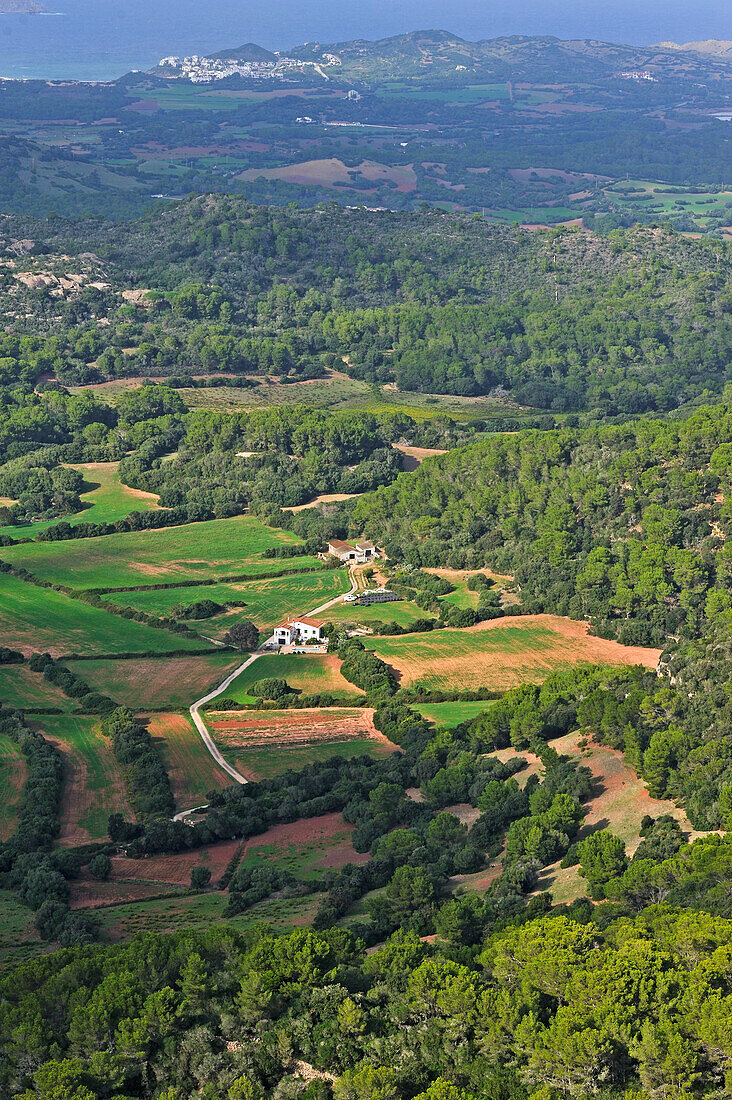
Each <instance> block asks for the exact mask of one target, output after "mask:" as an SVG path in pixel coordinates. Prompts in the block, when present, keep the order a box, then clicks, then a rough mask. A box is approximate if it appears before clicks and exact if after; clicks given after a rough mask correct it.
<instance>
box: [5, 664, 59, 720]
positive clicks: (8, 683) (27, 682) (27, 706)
mask: <svg viewBox="0 0 732 1100" xmlns="http://www.w3.org/2000/svg"><path fill="white" fill-rule="evenodd" d="M0 701H1V702H3V703H4V704H5V705H6V706H8V707H17V708H18V710H35V709H39V710H48V709H49V708H51V707H53V708H55V709H58V710H76V708H77V704H76V703H75V701H74V700H72V699H68V698H67V697H66V696H65V695H64V693H63V692H62V691H61V688H59V687H56V685H55V684H52V683H50V681H48V680H45V679H44V678H43V676H42V674H41V673H40V672H32V671H31V670H30V669H29V668H28V666H27V665H0Z"/></svg>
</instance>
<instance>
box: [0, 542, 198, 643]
mask: <svg viewBox="0 0 732 1100" xmlns="http://www.w3.org/2000/svg"><path fill="white" fill-rule="evenodd" d="M85 541H86V540H85ZM100 541H103V540H100ZM48 545H54V544H48ZM55 545H59V544H55ZM60 545H75V544H74V543H71V544H66V543H62V544H60ZM76 545H78V544H76ZM0 637H2V640H3V645H6V646H9V647H10V648H11V649H18V650H20V651H21V652H23V653H25V654H26V655H28V654H30V653H50V654H51V655H52V656H54V657H59V656H62V655H64V654H72V653H79V654H83V655H85V656H86V655H93V654H95V653H98V654H105V653H134V652H140V653H146V652H148V651H154V652H161V653H166V652H167V653H170V652H173V651H175V650H181V649H203V648H205V645H206V643H205V642H203V641H202V640H201V639H200V638H188V637H186V636H185V635H182V634H171V633H170V632H169V631H167V630H158V629H156V628H155V627H152V626H145V624H144V623H136V622H133V621H131V620H129V619H121V618H119V617H118V616H117V615H112V614H111V613H108V612H107V611H102V610H101V609H100V608H97V607H90V606H89V605H88V604H85V603H82V602H81V600H74V599H71V597H69V596H65V595H63V593H61V592H54V591H53V590H51V589H48V588H39V587H38V585H35V584H29V583H28V582H27V581H21V580H18V578H17V577H13V576H10V575H9V574H7V573H2V574H0Z"/></svg>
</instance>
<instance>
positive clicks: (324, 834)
mask: <svg viewBox="0 0 732 1100" xmlns="http://www.w3.org/2000/svg"><path fill="white" fill-rule="evenodd" d="M353 828H354V827H353V825H349V824H348V822H346V821H344V820H343V817H342V816H341V814H338V813H333V814H322V815H321V816H320V817H311V818H301V819H300V820H299V821H293V822H292V823H291V824H288V825H273V826H272V828H271V829H267V831H266V832H265V833H261V834H260V835H259V836H254V837H251V838H250V839H249V840H248V841H247V842H246V845H245V847H244V852H243V855H242V859H243V860H246V858H247V856H248V855H249V856H251V855H252V854H253V853H254V852H255V851H257V850H258V849H262V848H267V849H274V851H273V852H272V853H271V855H270V856H269V858H271V859H273V860H274V861H276V858H277V849H280V850H281V851H282V853H283V854H284V853H285V852H288V851H290V850H291V849H298V848H301V849H304V848H313V847H315V848H319V847H322V849H323V851H322V855H320V854H319V855H317V856H316V857H315V862H314V863H311V869H313V870H316V869H320V870H338V869H339V868H341V867H343V866H345V864H346V863H356V864H361V863H368V861H369V860H370V858H371V856H370V855H369V853H368V852H357V851H356V849H355V848H354V847H353V845H352V843H351V836H352V834H353Z"/></svg>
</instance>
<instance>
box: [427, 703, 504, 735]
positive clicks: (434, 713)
mask: <svg viewBox="0 0 732 1100" xmlns="http://www.w3.org/2000/svg"><path fill="white" fill-rule="evenodd" d="M492 705H493V703H492V700H490V699H482V700H479V701H477V702H474V701H470V702H462V701H460V700H457V701H456V702H454V703H418V704H415V705H414V706H413V707H412V710H416V711H417V713H418V714H421V715H422V717H423V718H426V719H427V721H428V722H434V724H435V725H436V726H442V727H443V728H444V729H453V728H454V727H455V726H459V725H460V723H461V722H469V721H470V719H471V718H476V717H477V716H478V715H479V714H482V713H483V711H484V710H488V708H489V707H491V706H492Z"/></svg>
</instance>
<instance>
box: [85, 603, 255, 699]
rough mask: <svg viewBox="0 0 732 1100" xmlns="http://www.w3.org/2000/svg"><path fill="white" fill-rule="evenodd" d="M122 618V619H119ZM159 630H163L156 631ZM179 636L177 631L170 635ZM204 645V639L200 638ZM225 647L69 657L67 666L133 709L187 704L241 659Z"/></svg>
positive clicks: (98, 689) (229, 670) (94, 687)
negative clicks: (170, 654) (171, 653)
mask: <svg viewBox="0 0 732 1100" xmlns="http://www.w3.org/2000/svg"><path fill="white" fill-rule="evenodd" d="M122 622H124V620H122ZM156 633H162V631H156ZM173 637H178V635H173ZM200 644H201V645H205V642H201V643H200ZM242 660H243V657H242V655H241V654H237V653H234V652H232V651H231V650H225V651H224V652H212V653H203V654H191V656H190V657H165V656H162V657H131V658H129V659H127V660H107V661H105V660H99V661H91V660H90V661H68V662H66V664H67V667H68V668H70V669H71V671H72V672H74V673H75V674H76V675H77V676H80V677H81V679H82V680H86V682H87V684H89V686H90V687H91V688H92V689H93V690H94V691H100V692H101V693H102V694H103V695H108V696H109V697H110V698H111V699H114V701H115V702H116V703H119V704H120V705H121V706H124V707H129V708H130V709H131V710H134V711H153V710H158V709H160V708H163V707H189V706H190V705H191V703H192V702H194V700H195V699H200V698H201V696H202V695H204V694H205V693H206V692H207V691H211V690H212V689H213V688H214V687H216V685H217V684H220V683H221V681H222V680H224V679H225V678H226V676H227V675H228V674H229V673H230V672H233V670H234V669H235V668H236V667H237V665H240V664H241V663H242Z"/></svg>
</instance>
